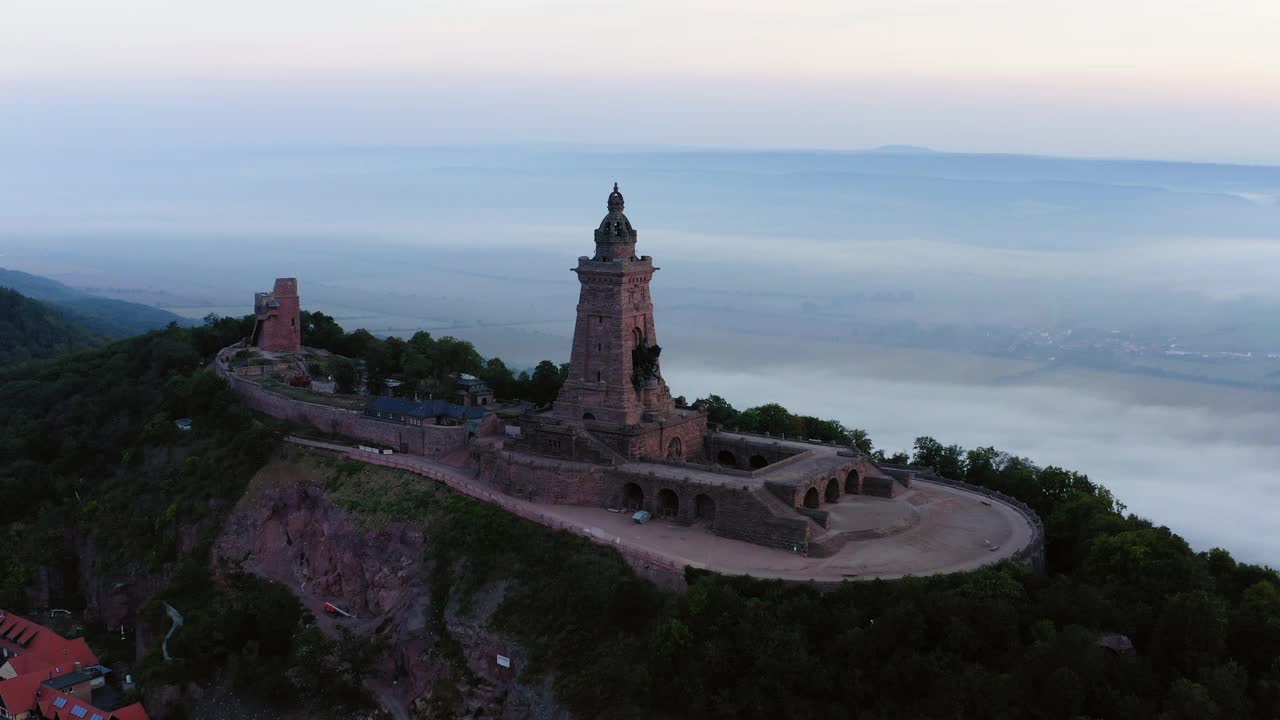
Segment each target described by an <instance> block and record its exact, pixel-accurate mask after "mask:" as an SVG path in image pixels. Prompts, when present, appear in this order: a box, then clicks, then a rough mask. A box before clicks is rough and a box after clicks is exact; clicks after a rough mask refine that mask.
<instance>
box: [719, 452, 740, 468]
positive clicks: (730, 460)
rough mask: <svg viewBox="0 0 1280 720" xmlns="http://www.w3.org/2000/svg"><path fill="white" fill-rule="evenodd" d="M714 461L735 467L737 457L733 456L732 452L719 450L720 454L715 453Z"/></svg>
mask: <svg viewBox="0 0 1280 720" xmlns="http://www.w3.org/2000/svg"><path fill="white" fill-rule="evenodd" d="M716 462H718V463H720V464H721V465H728V466H729V467H737V465H738V458H736V457H734V456H733V453H731V452H729V451H728V450H721V451H720V454H719V455H716Z"/></svg>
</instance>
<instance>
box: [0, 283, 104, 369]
mask: <svg viewBox="0 0 1280 720" xmlns="http://www.w3.org/2000/svg"><path fill="white" fill-rule="evenodd" d="M106 341H107V339H106V338H105V337H103V336H102V335H100V334H99V333H96V332H94V331H92V330H90V329H89V328H87V327H85V326H84V325H83V324H82V323H80V322H78V321H77V320H76V319H75V318H74V317H71V316H70V313H68V312H66V311H64V310H61V309H59V308H57V307H55V306H53V305H48V304H46V303H42V302H40V301H39V300H32V299H31V298H29V297H26V296H24V295H22V293H19V292H18V291H16V290H11V289H9V288H0V367H2V366H5V365H16V364H17V363H22V362H27V361H28V360H45V359H48V358H52V357H57V356H59V355H65V354H67V353H73V352H78V351H80V350H88V349H90V348H95V347H99V346H101V345H102V344H104V343H105V342H106Z"/></svg>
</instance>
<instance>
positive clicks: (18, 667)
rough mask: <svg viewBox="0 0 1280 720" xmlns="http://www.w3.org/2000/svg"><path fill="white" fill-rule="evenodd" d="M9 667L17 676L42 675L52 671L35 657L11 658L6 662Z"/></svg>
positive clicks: (21, 656)
mask: <svg viewBox="0 0 1280 720" xmlns="http://www.w3.org/2000/svg"><path fill="white" fill-rule="evenodd" d="M8 664H9V667H11V668H13V672H14V673H15V674H17V675H26V674H27V673H44V672H46V671H49V670H53V666H52V665H50V664H49V663H47V662H45V661H44V660H42V659H40V658H38V657H36V656H35V655H19V656H17V657H11V658H9V660H8Z"/></svg>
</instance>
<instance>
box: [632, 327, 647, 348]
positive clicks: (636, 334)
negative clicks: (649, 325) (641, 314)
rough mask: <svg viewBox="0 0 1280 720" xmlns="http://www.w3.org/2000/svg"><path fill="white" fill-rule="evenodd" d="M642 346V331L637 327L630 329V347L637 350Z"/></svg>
mask: <svg viewBox="0 0 1280 720" xmlns="http://www.w3.org/2000/svg"><path fill="white" fill-rule="evenodd" d="M641 345H644V331H643V330H641V329H640V328H638V327H633V328H631V347H633V348H638V347H640V346H641Z"/></svg>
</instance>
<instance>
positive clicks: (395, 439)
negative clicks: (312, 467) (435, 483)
mask: <svg viewBox="0 0 1280 720" xmlns="http://www.w3.org/2000/svg"><path fill="white" fill-rule="evenodd" d="M217 367H218V372H219V374H220V375H222V376H223V377H224V378H226V379H227V382H228V383H230V384H231V389H232V390H234V391H235V393H236V395H238V396H239V397H240V401H241V402H243V403H244V405H245V407H248V408H249V409H251V410H256V411H258V412H260V413H264V414H266V415H270V416H271V417H275V418H280V419H281V420H292V421H294V422H299V423H303V424H306V425H310V426H311V427H313V428H315V429H317V430H319V431H321V432H324V433H330V434H333V435H345V436H347V437H350V438H353V439H356V440H361V441H363V442H366V443H369V444H371V445H377V446H379V447H384V448H391V449H392V450H395V451H396V452H407V453H411V454H413V455H426V456H436V455H444V454H446V453H449V452H452V451H454V450H457V449H458V448H462V447H466V445H467V429H466V428H465V427H463V426H444V425H422V426H415V425H401V424H399V423H394V422H388V421H386V420H379V419H377V418H371V417H368V416H366V415H365V414H364V413H362V412H360V411H359V410H348V409H346V408H340V407H334V406H332V405H322V404H320V403H309V402H306V401H303V400H298V399H296V398H291V397H289V396H287V395H283V394H281V393H278V392H275V391H272V390H269V389H267V388H265V387H263V386H261V385H259V384H257V383H254V382H251V381H249V380H245V379H244V378H242V377H239V376H237V375H236V374H235V373H233V372H228V371H227V369H226V368H225V367H224V366H222V365H221V364H220V363H219V364H218V366H217Z"/></svg>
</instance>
